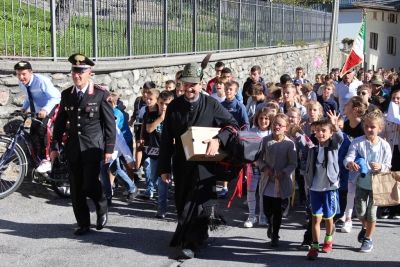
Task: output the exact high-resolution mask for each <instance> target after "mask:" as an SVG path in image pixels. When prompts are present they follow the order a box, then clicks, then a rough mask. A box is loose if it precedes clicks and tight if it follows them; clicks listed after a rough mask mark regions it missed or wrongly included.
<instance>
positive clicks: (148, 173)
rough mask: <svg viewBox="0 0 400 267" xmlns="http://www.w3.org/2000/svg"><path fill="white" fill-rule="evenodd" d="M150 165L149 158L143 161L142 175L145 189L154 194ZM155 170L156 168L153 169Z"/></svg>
mask: <svg viewBox="0 0 400 267" xmlns="http://www.w3.org/2000/svg"><path fill="white" fill-rule="evenodd" d="M151 169H152V168H151V164H150V158H149V157H146V158H145V159H144V160H143V170H144V175H145V177H146V187H147V191H149V192H151V193H153V192H154V184H153V181H152V178H151V177H152V174H151ZM155 170H157V168H156V169H155Z"/></svg>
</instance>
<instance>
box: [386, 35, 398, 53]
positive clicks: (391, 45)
mask: <svg viewBox="0 0 400 267" xmlns="http://www.w3.org/2000/svg"><path fill="white" fill-rule="evenodd" d="M387 53H388V54H389V55H392V56H395V55H396V37H393V36H388V38H387Z"/></svg>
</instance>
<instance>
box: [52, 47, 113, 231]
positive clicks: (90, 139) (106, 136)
mask: <svg viewBox="0 0 400 267" xmlns="http://www.w3.org/2000/svg"><path fill="white" fill-rule="evenodd" d="M68 61H69V62H71V63H72V69H71V72H72V79H73V82H74V86H72V87H70V88H67V89H65V90H64V91H63V92H62V93H61V102H60V109H59V112H58V115H57V118H56V120H55V122H54V130H53V140H52V143H51V150H52V152H51V159H52V161H54V159H55V158H56V157H58V156H59V152H58V150H59V145H60V143H61V140H62V136H63V134H64V131H65V128H66V124H67V121H69V122H70V129H69V132H68V141H67V143H66V146H65V154H66V157H67V166H68V173H69V178H70V184H71V198H72V207H73V209H74V214H75V218H76V220H77V222H78V228H77V229H76V230H75V232H74V234H75V235H84V234H85V233H87V232H89V230H90V211H89V207H88V205H87V203H86V197H89V198H90V199H91V200H92V201H93V202H94V204H95V206H96V213H97V223H96V229H97V230H101V229H103V227H104V226H105V224H106V223H107V211H108V208H107V198H106V197H105V195H104V194H103V191H102V188H101V184H100V180H99V174H100V162H101V160H105V162H107V161H108V160H109V159H110V158H111V155H112V153H113V150H114V143H115V129H116V127H115V121H114V113H113V108H112V105H111V101H110V94H109V92H108V91H107V90H105V89H104V88H101V87H99V86H98V85H95V84H93V83H92V82H91V81H90V80H89V77H90V75H91V74H92V70H91V67H92V66H94V63H93V61H91V60H90V59H89V58H87V57H86V56H84V55H82V54H74V55H72V56H70V57H69V58H68Z"/></svg>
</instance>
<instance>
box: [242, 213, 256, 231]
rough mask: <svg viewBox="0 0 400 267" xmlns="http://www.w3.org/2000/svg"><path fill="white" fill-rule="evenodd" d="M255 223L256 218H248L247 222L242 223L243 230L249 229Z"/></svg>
mask: <svg viewBox="0 0 400 267" xmlns="http://www.w3.org/2000/svg"><path fill="white" fill-rule="evenodd" d="M256 222H257V216H255V215H253V216H249V218H248V219H247V221H246V222H245V223H244V228H251V227H253V225H254V224H255V223H256Z"/></svg>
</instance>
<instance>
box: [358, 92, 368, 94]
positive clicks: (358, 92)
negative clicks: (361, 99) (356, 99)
mask: <svg viewBox="0 0 400 267" xmlns="http://www.w3.org/2000/svg"><path fill="white" fill-rule="evenodd" d="M366 94H367V93H366V92H357V95H366Z"/></svg>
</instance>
